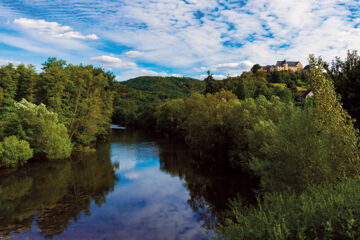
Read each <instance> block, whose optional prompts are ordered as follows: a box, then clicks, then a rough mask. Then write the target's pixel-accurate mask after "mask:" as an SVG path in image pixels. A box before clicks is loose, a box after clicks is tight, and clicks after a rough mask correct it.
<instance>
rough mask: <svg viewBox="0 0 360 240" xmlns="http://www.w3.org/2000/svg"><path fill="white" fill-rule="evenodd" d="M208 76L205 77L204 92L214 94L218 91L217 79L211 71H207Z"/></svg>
mask: <svg viewBox="0 0 360 240" xmlns="http://www.w3.org/2000/svg"><path fill="white" fill-rule="evenodd" d="M207 74H208V76H207V77H206V78H205V79H204V82H205V91H204V94H207V93H211V94H214V93H216V92H217V84H216V81H215V79H214V78H213V76H212V74H210V71H208V72H207Z"/></svg>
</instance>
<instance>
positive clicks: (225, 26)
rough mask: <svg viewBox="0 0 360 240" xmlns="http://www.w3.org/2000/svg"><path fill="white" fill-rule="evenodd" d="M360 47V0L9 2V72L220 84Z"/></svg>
mask: <svg viewBox="0 0 360 240" xmlns="http://www.w3.org/2000/svg"><path fill="white" fill-rule="evenodd" d="M359 49H360V0H146V1H145V0H144V1H139V0H91V1H90V0H48V1H46V0H0V65H3V64H7V63H8V62H13V63H14V64H19V63H24V64H33V65H35V66H36V68H37V70H38V71H41V64H42V63H44V62H45V61H46V59H47V58H48V57H57V58H58V59H64V60H66V61H67V62H68V63H72V64H80V63H81V64H93V65H95V66H97V67H102V68H104V69H105V70H110V71H111V72H113V73H114V75H116V79H117V80H118V81H124V80H127V79H130V78H134V77H137V76H144V75H147V76H149V75H151V76H185V77H194V78H198V79H203V78H204V77H205V76H206V72H207V71H208V70H210V71H211V72H212V73H213V74H214V77H215V78H216V79H221V78H224V77H226V76H236V75H240V74H241V73H242V72H243V71H248V70H249V69H250V68H251V67H252V66H253V65H254V64H255V63H258V64H260V65H268V64H269V65H272V64H275V62H276V61H278V60H284V59H286V60H288V61H301V62H302V64H303V65H306V64H307V58H308V56H309V54H315V55H316V56H322V57H323V59H325V60H327V61H331V60H333V59H334V58H335V56H339V57H345V56H346V52H347V50H359Z"/></svg>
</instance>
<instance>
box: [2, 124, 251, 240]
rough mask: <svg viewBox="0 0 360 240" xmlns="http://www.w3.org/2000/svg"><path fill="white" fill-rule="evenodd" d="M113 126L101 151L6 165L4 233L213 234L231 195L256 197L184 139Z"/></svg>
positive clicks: (245, 181) (23, 235) (126, 236)
mask: <svg viewBox="0 0 360 240" xmlns="http://www.w3.org/2000/svg"><path fill="white" fill-rule="evenodd" d="M112 131H113V133H112V140H111V142H109V143H105V144H101V145H99V146H98V148H97V151H96V152H88V153H75V154H73V156H72V157H71V159H68V160H64V161H54V162H47V161H37V162H31V163H28V165H26V167H23V168H19V169H11V170H8V169H0V239H2V238H4V239H8V238H9V239H44V238H52V239H96V240H99V239H141V240H147V239H159V240H161V239H166V240H171V239H189V240H190V239H196V240H201V239H211V236H212V235H214V231H213V230H212V228H213V227H214V226H215V224H216V222H217V221H218V219H219V216H220V215H219V213H220V212H222V211H223V210H224V209H225V208H226V206H227V199H228V198H231V197H235V196H236V195H237V194H240V195H242V196H251V190H250V189H249V185H251V182H249V180H248V179H247V178H244V177H243V176H240V175H239V174H238V173H229V172H226V173H225V172H223V171H222V170H221V171H219V169H217V168H216V167H215V168H209V167H205V168H204V167H199V166H198V165H197V164H195V163H196V161H195V160H194V159H192V157H191V155H190V154H189V152H188V150H187V148H186V147H185V146H184V145H182V144H177V143H172V142H169V140H165V139H161V138H156V137H150V136H146V135H143V134H141V133H139V132H135V131H129V130H123V129H113V130H112ZM245 198H246V197H245Z"/></svg>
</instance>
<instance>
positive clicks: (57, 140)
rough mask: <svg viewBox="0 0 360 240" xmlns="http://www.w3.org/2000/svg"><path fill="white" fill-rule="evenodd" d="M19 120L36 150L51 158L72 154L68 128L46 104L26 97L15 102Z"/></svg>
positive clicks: (24, 135)
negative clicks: (31, 101) (38, 103)
mask: <svg viewBox="0 0 360 240" xmlns="http://www.w3.org/2000/svg"><path fill="white" fill-rule="evenodd" d="M15 107H16V109H17V114H18V116H19V120H18V121H19V122H18V123H15V124H17V125H20V126H21V129H22V131H23V133H21V134H20V133H19V135H20V136H21V137H23V138H24V139H26V140H27V141H28V142H29V143H30V146H31V147H32V148H33V149H34V152H35V153H37V154H40V155H46V157H47V158H48V159H50V160H52V159H63V158H67V157H68V156H69V155H70V154H71V150H72V146H71V142H70V140H69V137H68V134H67V129H66V128H65V126H64V125H63V124H60V123H58V118H57V114H56V113H53V112H51V111H48V110H47V109H46V107H45V105H43V104H40V105H35V104H32V103H30V102H28V101H26V100H25V99H23V100H22V101H21V102H18V103H15Z"/></svg>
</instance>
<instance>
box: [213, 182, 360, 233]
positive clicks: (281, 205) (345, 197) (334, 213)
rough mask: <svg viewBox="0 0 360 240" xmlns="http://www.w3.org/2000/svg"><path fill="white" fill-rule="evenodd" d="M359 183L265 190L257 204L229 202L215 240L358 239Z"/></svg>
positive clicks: (359, 214) (359, 230)
mask: <svg viewBox="0 0 360 240" xmlns="http://www.w3.org/2000/svg"><path fill="white" fill-rule="evenodd" d="M359 219H360V182H359V180H358V179H345V180H344V181H342V182H341V183H339V184H337V185H328V186H322V187H311V188H309V189H308V191H306V192H304V193H302V194H301V195H297V194H295V193H271V194H270V193H268V194H265V196H264V199H263V201H260V199H259V200H258V206H257V207H251V206H243V204H242V203H241V200H239V199H237V200H234V201H231V204H230V211H229V212H228V217H227V218H226V221H225V222H224V224H222V225H221V224H220V225H219V226H218V227H217V233H218V236H217V237H216V239H232V240H235V239H247V240H251V239H278V240H281V239H360V221H359Z"/></svg>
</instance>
